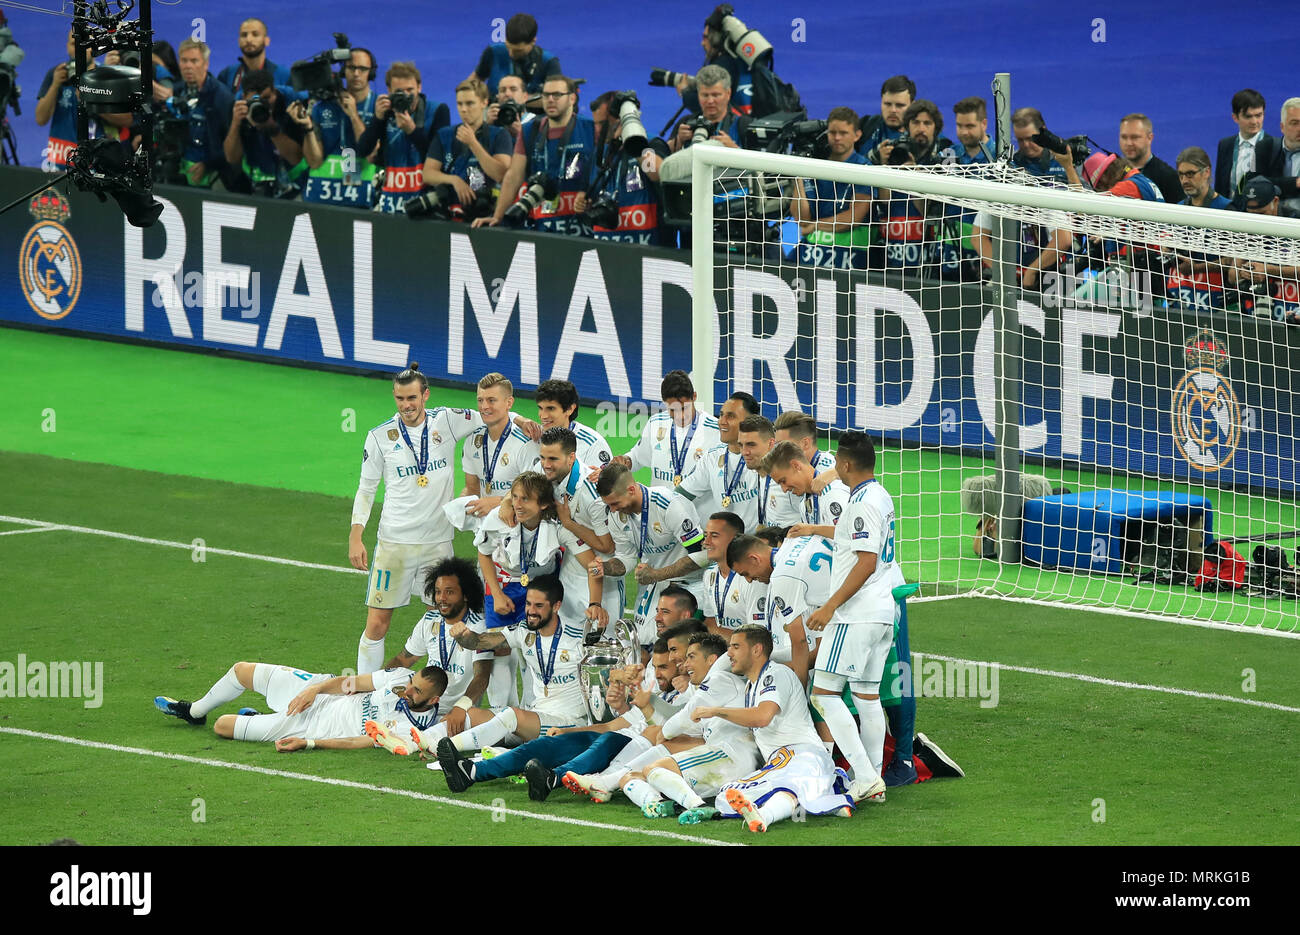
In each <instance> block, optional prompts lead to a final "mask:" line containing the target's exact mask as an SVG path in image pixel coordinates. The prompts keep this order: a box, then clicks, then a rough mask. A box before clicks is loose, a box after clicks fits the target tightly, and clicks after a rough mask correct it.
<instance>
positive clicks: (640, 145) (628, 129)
mask: <svg viewBox="0 0 1300 935" xmlns="http://www.w3.org/2000/svg"><path fill="white" fill-rule="evenodd" d="M609 115H610V117H617V118H618V127H619V138H620V139H622V141H623V150H624V152H629V153H639V152H641V150H643V149H645V148H646V146H648V145H649V134H647V133H646V131H645V125H644V124H643V123H641V102H640V101H639V100H638V99H637V96H636V93H635V92H634V91H618V92H615V94H614V95H613V97H611V98H610V99H609Z"/></svg>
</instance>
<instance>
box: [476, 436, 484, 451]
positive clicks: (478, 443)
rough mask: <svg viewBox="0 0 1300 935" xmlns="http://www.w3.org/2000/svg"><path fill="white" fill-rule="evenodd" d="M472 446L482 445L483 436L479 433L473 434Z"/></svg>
mask: <svg viewBox="0 0 1300 935" xmlns="http://www.w3.org/2000/svg"><path fill="white" fill-rule="evenodd" d="M474 447H475V448H482V447H483V436H482V435H481V434H479V435H475V436H474Z"/></svg>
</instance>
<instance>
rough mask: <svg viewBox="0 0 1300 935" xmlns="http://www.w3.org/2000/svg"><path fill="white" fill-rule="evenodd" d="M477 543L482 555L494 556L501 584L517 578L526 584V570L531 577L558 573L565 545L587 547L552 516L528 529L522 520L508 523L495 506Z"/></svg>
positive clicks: (482, 528)
mask: <svg viewBox="0 0 1300 935" xmlns="http://www.w3.org/2000/svg"><path fill="white" fill-rule="evenodd" d="M474 546H475V548H477V549H478V551H479V554H480V555H490V556H491V557H492V562H493V564H494V565H496V570H497V580H498V581H499V582H501V584H508V583H510V582H515V581H517V582H519V583H520V584H523V580H522V576H523V575H525V574H526V575H528V576H529V578H530V579H531V578H536V577H538V576H539V575H552V574H555V573H556V572H558V571H559V569H560V560H561V558H562V557H563V555H564V549H566V548H570V549H577V550H582V549H584V548H585V547H584V546H583V545H582V544H581V543H580V542H578V540H577V538H576V537H575V536H574V535H573V533H571V532H569V531H568V530H567V529H565V528H564V527H563V526H561V525H560V524H559V523H558V522H556V521H555V520H553V519H544V520H542V521H541V522H539V523H538V524H537V528H536V529H527V528H525V527H524V525H523V524H522V523H516V524H515V525H514V526H507V525H506V523H505V521H504V520H503V519H501V516H500V514H499V513H498V512H497V511H496V510H493V511H492V512H491V513H489V514H488V515H487V516H486V517H484V519H483V524H482V525H481V526H479V529H478V532H477V533H475V534H474ZM583 593H584V594H585V593H586V592H585V591H584V592H583ZM583 604H586V601H583Z"/></svg>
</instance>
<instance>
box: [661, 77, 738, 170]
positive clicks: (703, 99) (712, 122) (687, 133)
mask: <svg viewBox="0 0 1300 935" xmlns="http://www.w3.org/2000/svg"><path fill="white" fill-rule="evenodd" d="M695 87H696V90H697V92H698V94H699V100H700V116H699V117H698V118H696V119H695V120H684V121H682V122H681V123H679V124H678V125H677V132H676V133H675V134H674V135H673V138H672V139H671V140H669V141H668V149H669V150H670V151H672V152H674V153H676V152H681V151H682V150H684V149H686V148H688V147H689V146H690V145H691V143H692V142H693V141H694V140H695V138H696V137H695V134H696V131H697V130H701V129H703V130H707V131H708V138H709V139H711V140H713V141H714V142H717V143H721V144H722V145H723V146H728V147H730V148H732V149H739V148H740V147H741V143H740V141H742V140H744V138H745V128H746V127H747V126H748V125H749V118H748V117H746V116H745V115H743V114H742V113H741V112H740V111H739V110H737V109H736V108H735V107H733V106H732V104H731V75H729V74H728V73H727V70H726V69H725V68H722V67H721V66H718V65H705V66H704V67H703V68H701V69H700V70H699V72H698V73H697V74H696V76H695Z"/></svg>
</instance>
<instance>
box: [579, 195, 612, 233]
mask: <svg viewBox="0 0 1300 935" xmlns="http://www.w3.org/2000/svg"><path fill="white" fill-rule="evenodd" d="M581 218H582V223H583V224H586V225H587V226H588V227H603V228H604V229H605V230H617V229H618V202H617V201H615V200H614V199H613V198H611V197H610V196H609V195H600V196H598V197H597V198H595V199H594V200H593V201H590V202H588V203H587V210H586V211H583V212H582V214H581Z"/></svg>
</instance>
